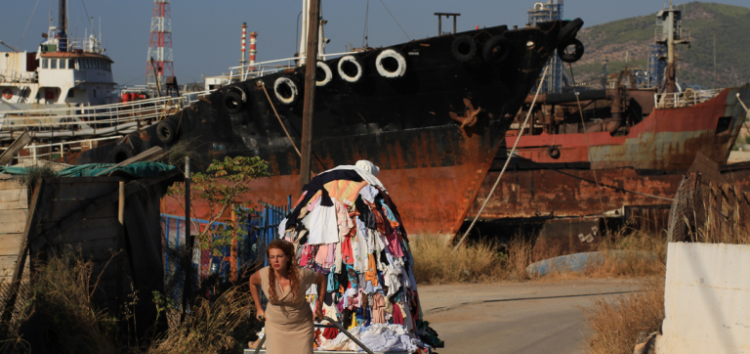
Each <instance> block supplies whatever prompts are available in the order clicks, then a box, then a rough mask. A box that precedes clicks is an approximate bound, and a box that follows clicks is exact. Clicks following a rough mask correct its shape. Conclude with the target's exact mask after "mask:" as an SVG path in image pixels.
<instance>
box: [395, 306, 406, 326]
mask: <svg viewBox="0 0 750 354" xmlns="http://www.w3.org/2000/svg"><path fill="white" fill-rule="evenodd" d="M400 305H401V304H399V303H395V304H393V324H400V325H403V324H404V313H403V312H401V306H400Z"/></svg>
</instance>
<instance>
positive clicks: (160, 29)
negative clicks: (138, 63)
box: [146, 0, 174, 94]
mask: <svg viewBox="0 0 750 354" xmlns="http://www.w3.org/2000/svg"><path fill="white" fill-rule="evenodd" d="M146 63H147V64H146V84H147V85H148V86H154V88H156V89H161V88H163V87H164V77H165V75H166V76H174V66H173V65H172V19H171V15H170V9H169V0H154V14H153V16H152V17H151V40H150V42H149V45H148V58H146ZM152 63H153V64H152ZM160 94H161V93H160Z"/></svg>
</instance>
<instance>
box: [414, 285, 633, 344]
mask: <svg viewBox="0 0 750 354" xmlns="http://www.w3.org/2000/svg"><path fill="white" fill-rule="evenodd" d="M637 289H638V284H637V282H635V281H632V280H616V279H597V280H589V279H586V280H571V281H558V282H527V283H493V284H460V285H433V286H421V287H419V296H420V298H421V299H422V310H423V311H424V316H425V319H426V320H427V321H429V322H430V325H431V326H432V327H433V328H434V329H435V330H436V331H437V332H438V334H439V335H440V338H441V339H443V340H444V341H445V343H446V346H445V348H443V349H440V350H438V352H439V354H469V353H471V354H484V353H487V354H511V353H524V354H535V353H544V354H547V353H559V354H566V353H582V352H583V348H584V346H585V341H584V336H585V335H586V334H587V333H588V330H587V328H586V323H585V319H584V316H583V314H582V313H581V310H579V309H578V308H577V306H584V307H585V306H590V304H591V299H592V298H594V297H597V296H607V297H613V296H616V295H617V294H622V293H625V292H630V291H634V290H637Z"/></svg>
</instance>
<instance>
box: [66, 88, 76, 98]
mask: <svg viewBox="0 0 750 354" xmlns="http://www.w3.org/2000/svg"><path fill="white" fill-rule="evenodd" d="M75 95H76V93H75V89H70V90H68V98H73V97H75Z"/></svg>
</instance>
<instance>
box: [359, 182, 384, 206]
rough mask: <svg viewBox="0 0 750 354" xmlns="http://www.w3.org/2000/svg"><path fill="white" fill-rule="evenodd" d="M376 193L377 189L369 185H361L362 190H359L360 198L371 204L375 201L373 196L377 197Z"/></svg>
mask: <svg viewBox="0 0 750 354" xmlns="http://www.w3.org/2000/svg"><path fill="white" fill-rule="evenodd" d="M378 194H379V192H378V189H377V188H375V187H373V186H369V185H368V186H364V187H362V190H360V191H359V195H360V196H362V199H363V200H365V201H367V202H368V203H371V204H372V203H375V197H377V196H378Z"/></svg>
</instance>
